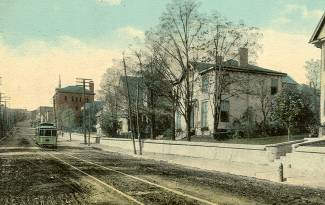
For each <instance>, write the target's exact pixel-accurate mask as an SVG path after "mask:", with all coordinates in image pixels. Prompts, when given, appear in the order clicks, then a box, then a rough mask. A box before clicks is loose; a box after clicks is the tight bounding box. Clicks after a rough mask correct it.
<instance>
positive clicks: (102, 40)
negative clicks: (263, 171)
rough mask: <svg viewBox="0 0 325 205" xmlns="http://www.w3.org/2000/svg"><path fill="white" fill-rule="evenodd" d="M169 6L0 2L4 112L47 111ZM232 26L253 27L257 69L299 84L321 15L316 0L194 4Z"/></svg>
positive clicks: (320, 1) (101, 0)
mask: <svg viewBox="0 0 325 205" xmlns="http://www.w3.org/2000/svg"><path fill="white" fill-rule="evenodd" d="M170 2H171V1H170V0H69V1H67V0H55V1H53V0H0V77H2V79H1V85H0V92H3V93H5V94H6V95H7V96H10V97H11V102H10V106H11V107H15V108H27V109H29V110H32V109H35V108H37V107H38V106H41V105H51V104H52V96H53V94H54V90H55V88H56V87H57V85H58V81H59V80H58V79H59V75H61V80H62V85H63V86H65V85H69V84H75V78H76V77H86V78H92V79H93V80H94V81H95V89H97V90H98V89H100V87H99V83H100V81H101V77H102V75H103V74H104V72H105V71H106V69H107V68H108V67H110V66H111V65H112V61H113V59H117V58H120V57H121V53H122V52H123V51H124V50H126V49H127V47H128V45H129V44H131V43H132V42H133V41H134V38H140V39H141V38H143V37H144V32H145V31H146V30H148V29H150V28H151V27H154V26H155V25H157V23H158V22H159V17H160V15H161V13H162V12H163V11H164V10H165V6H166V4H167V3H170ZM200 5H201V6H200V11H201V12H202V13H207V12H210V11H213V10H216V11H218V12H219V13H221V14H222V15H224V16H226V17H227V18H229V19H231V20H232V21H234V22H238V21H243V22H245V24H247V25H249V26H256V27H258V28H260V30H261V32H262V33H263V38H262V39H261V44H262V45H263V51H262V52H261V53H260V55H259V58H258V59H257V64H258V65H259V66H262V67H266V68H272V69H274V70H278V71H282V72H286V73H288V74H289V75H290V76H292V77H293V78H294V79H295V80H296V81H297V82H299V83H306V77H305V69H304V62H305V61H306V60H309V59H311V58H314V59H317V58H320V50H319V49H317V48H315V47H314V46H313V45H310V44H308V41H309V38H310V36H311V35H312V33H313V31H314V29H315V27H316V26H317V24H318V21H319V20H320V18H321V16H322V14H323V12H324V11H325V1H324V0H273V1H269V0H245V1H243V0H201V1H200Z"/></svg>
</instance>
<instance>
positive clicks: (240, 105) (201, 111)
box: [175, 48, 291, 135]
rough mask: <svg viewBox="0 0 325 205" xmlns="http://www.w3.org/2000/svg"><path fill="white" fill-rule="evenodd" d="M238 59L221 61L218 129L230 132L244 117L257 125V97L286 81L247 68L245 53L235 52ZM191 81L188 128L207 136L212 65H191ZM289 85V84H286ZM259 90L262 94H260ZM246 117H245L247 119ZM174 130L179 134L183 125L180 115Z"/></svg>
mask: <svg viewBox="0 0 325 205" xmlns="http://www.w3.org/2000/svg"><path fill="white" fill-rule="evenodd" d="M238 56H239V59H238V61H237V60H228V61H224V62H222V67H223V69H222V70H223V71H222V72H223V76H224V77H225V78H227V79H228V80H227V79H225V80H224V82H228V83H226V84H225V87H224V89H223V91H222V92H223V94H222V102H221V112H220V122H219V127H218V129H220V130H227V129H231V128H233V127H234V126H236V125H235V124H236V123H237V122H238V121H240V119H242V118H243V117H244V116H246V117H248V118H249V119H248V120H249V121H250V122H251V123H255V122H261V121H262V119H263V115H262V112H261V98H262V94H263V96H265V95H266V96H267V97H272V96H274V95H276V94H277V93H279V92H280V91H281V90H282V87H283V84H284V83H288V81H289V80H290V78H289V77H288V76H287V74H286V73H281V72H278V71H274V70H271V69H267V68H263V67H259V66H255V65H251V64H249V63H248V50H247V49H246V48H242V49H240V50H239V55H238ZM191 66H192V70H193V72H194V73H193V75H192V76H193V77H192V78H191V80H193V81H194V86H193V99H192V102H193V109H192V112H191V113H192V114H191V120H190V121H191V129H192V130H193V131H195V134H196V135H210V134H212V131H213V123H214V120H213V113H214V106H213V102H214V100H213V93H214V82H215V80H214V79H215V78H214V74H215V69H214V64H208V63H197V62H196V63H191ZM290 82H291V81H290ZM262 91H263V93H261V92H262ZM247 115H248V116H247ZM175 124H176V130H177V132H178V133H183V131H185V130H186V123H185V119H184V117H183V115H182V114H181V112H177V113H176V117H175Z"/></svg>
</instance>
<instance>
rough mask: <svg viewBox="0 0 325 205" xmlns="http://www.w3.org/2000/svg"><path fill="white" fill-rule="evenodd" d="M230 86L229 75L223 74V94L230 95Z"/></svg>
mask: <svg viewBox="0 0 325 205" xmlns="http://www.w3.org/2000/svg"><path fill="white" fill-rule="evenodd" d="M230 84H231V80H230V76H229V74H228V73H227V74H224V75H223V91H222V92H224V94H226V93H230Z"/></svg>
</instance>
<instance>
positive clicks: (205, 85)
mask: <svg viewBox="0 0 325 205" xmlns="http://www.w3.org/2000/svg"><path fill="white" fill-rule="evenodd" d="M208 90H209V76H208V74H204V75H202V92H208Z"/></svg>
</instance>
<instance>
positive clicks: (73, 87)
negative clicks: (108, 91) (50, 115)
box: [56, 85, 94, 95]
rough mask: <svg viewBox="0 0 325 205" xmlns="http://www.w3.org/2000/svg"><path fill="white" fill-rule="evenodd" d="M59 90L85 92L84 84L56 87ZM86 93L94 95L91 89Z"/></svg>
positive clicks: (62, 91)
mask: <svg viewBox="0 0 325 205" xmlns="http://www.w3.org/2000/svg"><path fill="white" fill-rule="evenodd" d="M56 91H57V92H61V93H78V94H83V87H82V86H78V85H70V86H67V87H64V88H56ZM85 93H86V94H88V95H94V93H93V92H91V91H90V90H88V89H86V92H85Z"/></svg>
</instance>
